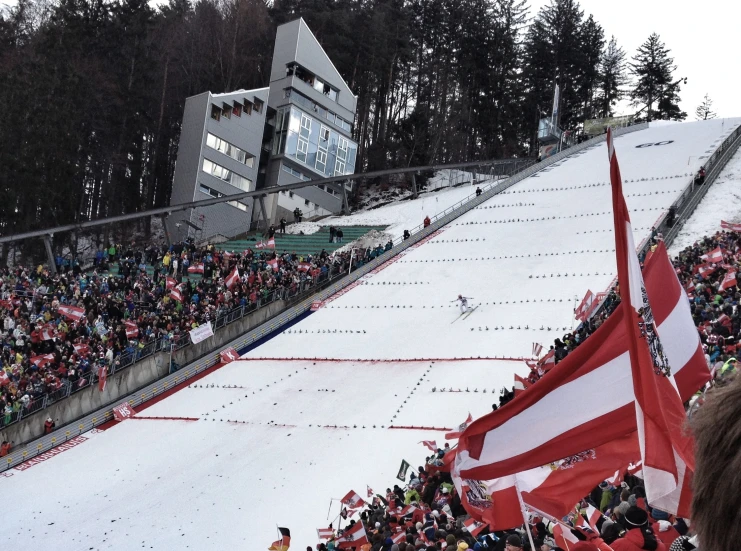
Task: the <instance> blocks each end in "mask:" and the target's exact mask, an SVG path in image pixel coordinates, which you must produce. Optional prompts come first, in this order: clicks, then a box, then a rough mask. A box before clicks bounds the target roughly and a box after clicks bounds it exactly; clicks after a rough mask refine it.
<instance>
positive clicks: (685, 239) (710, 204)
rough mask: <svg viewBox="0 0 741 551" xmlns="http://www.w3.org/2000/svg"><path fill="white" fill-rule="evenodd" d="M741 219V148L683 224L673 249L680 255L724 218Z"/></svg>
mask: <svg viewBox="0 0 741 551" xmlns="http://www.w3.org/2000/svg"><path fill="white" fill-rule="evenodd" d="M721 220H725V221H726V222H734V223H739V222H741V150H738V151H736V153H735V154H734V156H733V157H732V158H731V160H730V161H728V164H727V165H726V166H725V167H724V168H723V171H722V172H721V173H720V175H719V176H718V178H716V180H715V182H713V185H712V186H711V187H710V190H708V193H707V195H705V197H703V199H702V201H701V202H700V204H699V205H698V207H697V209H696V210H695V212H694V213H693V214H692V216H690V218H689V220H687V222H686V223H685V225H684V226H682V229H681V230H680V231H679V234H678V235H677V238H676V239H675V240H674V243H672V246H671V249H669V252H670V253H671V254H672V255H676V254H677V253H679V251H681V250H682V249H684V248H685V247H687V246H689V245H692V243H694V242H695V241H697V240H698V239H700V238H702V237H703V236H705V235H711V234H713V233H715V232H717V231H718V230H720V221H721Z"/></svg>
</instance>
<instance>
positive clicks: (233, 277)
mask: <svg viewBox="0 0 741 551" xmlns="http://www.w3.org/2000/svg"><path fill="white" fill-rule="evenodd" d="M238 282H239V270H238V269H237V267H236V266H235V267H234V269H233V270H232V273H230V274H229V275H228V276H227V277H226V281H225V283H226V288H227V289H231V288H232V287H234V286H235V285H236V284H237V283H238Z"/></svg>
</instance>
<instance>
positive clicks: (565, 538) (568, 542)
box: [553, 523, 579, 549]
mask: <svg viewBox="0 0 741 551" xmlns="http://www.w3.org/2000/svg"><path fill="white" fill-rule="evenodd" d="M553 539H554V540H556V547H560V548H561V549H571V548H572V547H573V546H574V545H576V544H577V543H579V538H577V537H576V536H575V535H574V534H572V533H571V530H569V529H568V528H566V527H565V526H564V525H563V524H560V523H559V524H556V525H555V526H554V527H553Z"/></svg>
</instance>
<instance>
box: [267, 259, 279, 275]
mask: <svg viewBox="0 0 741 551" xmlns="http://www.w3.org/2000/svg"><path fill="white" fill-rule="evenodd" d="M266 263H267V265H268V266H270V267H271V268H272V269H273V271H274V272H277V271H278V264H279V263H278V259H277V258H274V259H272V260H268V261H267V262H266Z"/></svg>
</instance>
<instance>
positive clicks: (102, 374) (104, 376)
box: [98, 365, 108, 392]
mask: <svg viewBox="0 0 741 551" xmlns="http://www.w3.org/2000/svg"><path fill="white" fill-rule="evenodd" d="M107 380H108V367H107V366H105V365H101V366H100V367H99V368H98V390H99V391H100V392H103V391H104V390H105V385H106V382H107Z"/></svg>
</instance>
